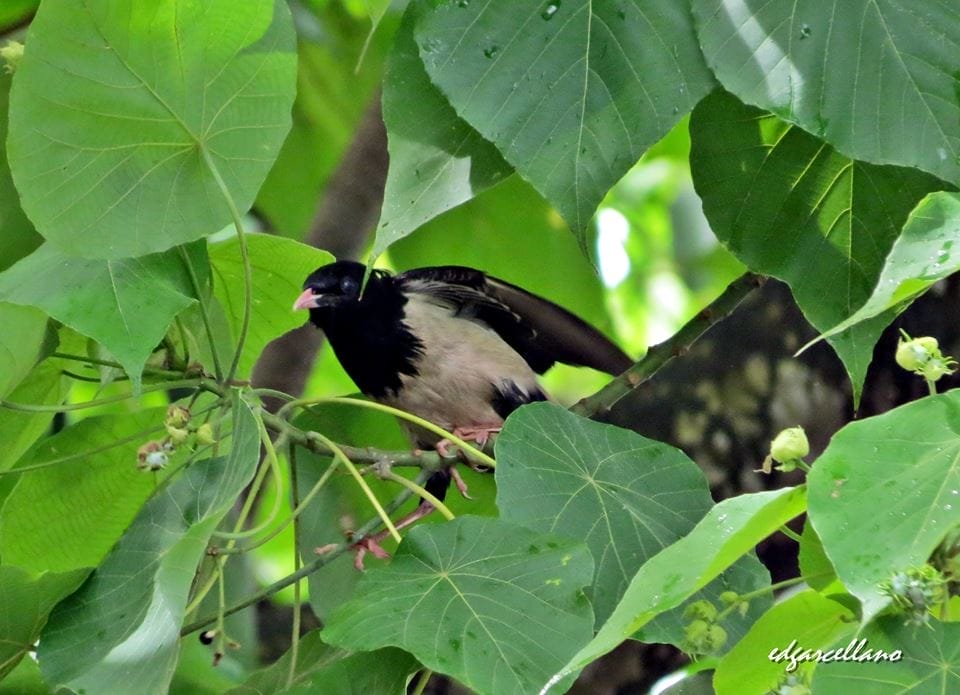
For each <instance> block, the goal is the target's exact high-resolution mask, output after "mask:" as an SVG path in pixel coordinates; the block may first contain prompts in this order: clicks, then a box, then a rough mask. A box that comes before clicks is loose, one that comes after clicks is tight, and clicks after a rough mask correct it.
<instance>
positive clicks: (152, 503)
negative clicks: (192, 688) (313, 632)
mask: <svg viewBox="0 0 960 695" xmlns="http://www.w3.org/2000/svg"><path fill="white" fill-rule="evenodd" d="M233 411H234V413H235V415H234V424H233V434H232V436H231V449H230V454H229V455H228V456H222V457H219V458H214V459H205V460H201V461H196V462H194V463H193V464H192V465H191V466H190V467H188V468H187V469H186V470H185V471H183V473H182V474H180V475H178V476H177V477H176V478H174V479H173V480H172V482H171V483H170V484H169V485H167V486H165V487H164V488H162V489H161V490H160V491H159V492H158V494H156V495H155V496H154V497H152V498H151V499H150V500H149V501H148V502H147V503H146V504H145V505H144V506H143V507H142V509H141V510H140V513H139V514H138V515H137V517H136V519H135V520H134V521H133V523H132V524H131V525H130V528H129V529H128V530H127V531H126V533H125V534H124V535H123V537H122V538H121V539H120V541H119V542H118V543H117V545H116V546H115V547H114V549H113V550H112V551H111V552H110V554H109V555H107V557H106V558H105V559H104V561H103V562H102V563H101V564H100V566H99V567H98V568H97V569H96V570H95V571H94V573H93V574H92V575H91V576H90V578H89V579H88V580H87V582H86V583H85V584H84V585H83V586H82V587H81V588H80V590H79V591H78V592H77V593H76V594H74V595H72V596H71V597H70V598H69V599H68V600H66V601H64V602H63V603H61V604H60V605H58V606H57V608H56V610H55V611H54V612H53V614H52V615H51V617H50V621H49V622H48V624H47V627H46V628H45V630H44V631H43V634H42V636H41V639H40V645H41V646H40V649H39V652H38V660H39V662H40V664H41V670H42V672H43V675H44V679H45V680H46V681H47V683H49V684H50V685H51V687H54V688H56V687H57V686H59V685H65V686H67V687H70V688H72V689H73V690H81V689H83V690H87V691H89V692H104V693H107V692H110V693H112V692H126V691H127V690H128V689H129V687H130V684H131V683H136V684H137V688H138V692H141V693H166V692H167V689H168V687H169V682H170V678H171V677H172V676H173V672H174V668H175V667H176V661H177V654H178V648H179V640H180V627H181V624H182V622H183V617H184V615H183V611H184V608H185V607H186V603H187V595H188V592H189V590H190V585H191V582H192V581H193V578H194V573H195V570H196V567H197V564H198V562H199V561H200V559H201V558H202V557H203V553H204V550H205V549H206V546H207V542H208V541H209V538H210V534H211V533H212V532H213V530H214V529H215V528H216V526H217V524H218V523H220V520H221V519H222V518H223V516H224V515H225V514H226V513H227V511H228V510H229V509H230V507H231V505H232V504H233V503H234V502H235V501H236V498H237V496H238V495H239V494H240V493H241V492H242V490H243V489H244V487H245V486H246V485H247V483H249V481H250V479H251V478H252V476H253V472H254V469H255V468H256V464H257V461H258V458H259V453H260V437H259V433H258V430H257V425H256V422H255V420H254V416H253V413H252V412H251V411H250V409H249V406H247V405H246V404H245V403H243V402H242V401H240V399H239V398H237V399H235V400H234V403H233Z"/></svg>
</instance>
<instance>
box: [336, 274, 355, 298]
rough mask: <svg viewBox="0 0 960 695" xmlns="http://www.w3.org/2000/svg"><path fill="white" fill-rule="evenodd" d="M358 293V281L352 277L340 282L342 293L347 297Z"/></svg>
mask: <svg viewBox="0 0 960 695" xmlns="http://www.w3.org/2000/svg"><path fill="white" fill-rule="evenodd" d="M356 291H357V281H356V280H354V279H353V278H352V277H345V278H343V279H342V280H341V281H340V292H341V293H343V294H346V295H351V294H355V293H356Z"/></svg>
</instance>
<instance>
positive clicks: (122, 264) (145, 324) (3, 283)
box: [0, 242, 207, 387]
mask: <svg viewBox="0 0 960 695" xmlns="http://www.w3.org/2000/svg"><path fill="white" fill-rule="evenodd" d="M190 256H191V257H192V262H193V263H194V266H195V267H197V268H198V272H200V273H201V274H205V273H206V272H207V271H206V270H205V268H206V265H207V260H206V253H205V251H204V250H203V247H202V246H201V245H197V244H194V245H192V246H191V250H190ZM195 296H196V295H195V293H194V290H193V286H192V285H191V283H190V279H189V276H188V275H187V272H186V269H185V267H184V264H183V260H182V258H181V256H180V254H179V253H177V251H175V250H174V251H167V252H164V253H158V254H153V255H150V256H144V257H141V258H125V259H122V260H117V261H111V260H96V259H84V258H76V257H71V256H67V255H65V254H64V253H63V252H62V251H60V250H59V249H57V247H56V246H54V245H53V244H51V243H49V242H48V243H46V244H44V245H43V246H41V247H40V248H39V249H37V250H36V251H34V252H33V253H32V254H30V255H29V256H27V257H26V258H24V259H23V260H21V261H19V262H18V263H17V264H16V265H14V266H13V267H12V268H9V269H7V270H6V271H4V272H3V273H2V274H0V300H2V301H5V302H10V303H12V304H20V305H24V306H34V307H37V308H39V309H42V310H43V311H44V312H46V313H47V314H49V315H50V316H52V317H53V318H55V319H57V320H58V321H60V322H62V323H64V324H65V325H67V326H69V327H70V328H73V329H74V330H76V331H77V332H78V333H81V334H83V335H85V336H87V337H89V338H93V339H94V340H96V341H97V342H98V343H100V344H101V345H103V347H105V348H106V349H107V350H108V351H109V352H110V353H111V354H112V355H113V356H114V357H115V358H116V360H117V362H119V363H120V364H121V365H123V368H124V369H125V370H126V372H127V374H128V375H129V376H130V379H131V381H132V382H133V383H134V386H135V387H137V386H138V385H139V383H140V375H141V372H142V371H143V365H144V364H146V361H147V358H148V357H149V356H150V353H151V352H153V350H154V349H155V348H156V347H157V344H158V343H159V342H160V341H161V340H162V339H163V336H164V334H165V333H166V332H167V327H168V326H169V325H170V324H171V322H172V321H173V319H174V317H175V316H176V315H177V314H178V313H180V312H181V311H183V310H184V309H185V308H187V307H188V306H190V305H191V304H192V303H194V302H195V301H196V300H195V299H194V297H195Z"/></svg>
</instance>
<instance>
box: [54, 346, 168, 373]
mask: <svg viewBox="0 0 960 695" xmlns="http://www.w3.org/2000/svg"><path fill="white" fill-rule="evenodd" d="M50 357H56V358H57V359H61V360H70V361H72V362H85V363H86V364H96V365H100V366H101V367H114V368H115V369H123V365H121V364H120V363H119V362H112V361H110V360H101V359H97V358H95V357H84V356H83V355H71V354H68V353H66V352H55V353H53V354H52V355H50ZM143 373H144V374H150V375H152V376H161V377H170V378H171V379H172V378H178V379H180V378H183V375H184V373H183V372H177V371H174V370H171V369H157V368H156V367H144V368H143Z"/></svg>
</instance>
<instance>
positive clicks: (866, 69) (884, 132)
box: [692, 0, 960, 183]
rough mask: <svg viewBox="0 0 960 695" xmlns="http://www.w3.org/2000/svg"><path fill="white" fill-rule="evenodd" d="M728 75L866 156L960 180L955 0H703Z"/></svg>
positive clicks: (783, 113)
mask: <svg viewBox="0 0 960 695" xmlns="http://www.w3.org/2000/svg"><path fill="white" fill-rule="evenodd" d="M692 5H693V12H694V16H695V17H696V19H697V33H698V36H699V37H700V43H701V45H702V46H703V53H704V55H705V56H706V59H707V62H708V63H709V64H710V67H711V68H712V69H713V71H714V74H716V76H717V78H718V79H719V80H720V82H722V83H723V86H724V87H726V88H727V89H728V90H730V91H731V92H733V93H734V94H736V95H737V96H739V97H740V98H741V99H742V100H744V101H745V102H747V103H749V104H755V105H756V106H760V107H761V108H764V109H768V110H770V111H773V112H774V113H776V114H777V115H779V116H780V117H781V118H784V119H786V120H789V121H791V122H792V123H796V124H798V125H799V126H800V127H801V128H803V129H804V130H806V131H808V132H810V133H814V134H815V135H817V136H818V137H821V138H823V139H824V140H826V141H827V142H829V143H831V144H832V145H834V146H835V147H836V148H837V149H838V150H840V151H841V152H843V153H844V154H846V155H847V156H849V157H853V158H855V159H859V160H863V161H867V162H877V163H880V164H901V165H904V166H911V167H917V168H920V169H923V170H925V171H929V172H930V173H932V174H936V175H937V176H939V177H940V178H942V179H945V180H947V181H952V182H954V183H960V130H958V129H957V123H958V121H960V103H958V101H957V91H956V89H957V86H956V85H957V70H958V69H960V62H958V61H957V52H956V51H957V46H958V45H960V15H958V13H957V6H956V3H954V2H953V0H910V2H908V3H905V2H899V1H898V0H843V2H819V1H818V0H800V1H798V2H769V0H693V2H692Z"/></svg>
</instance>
